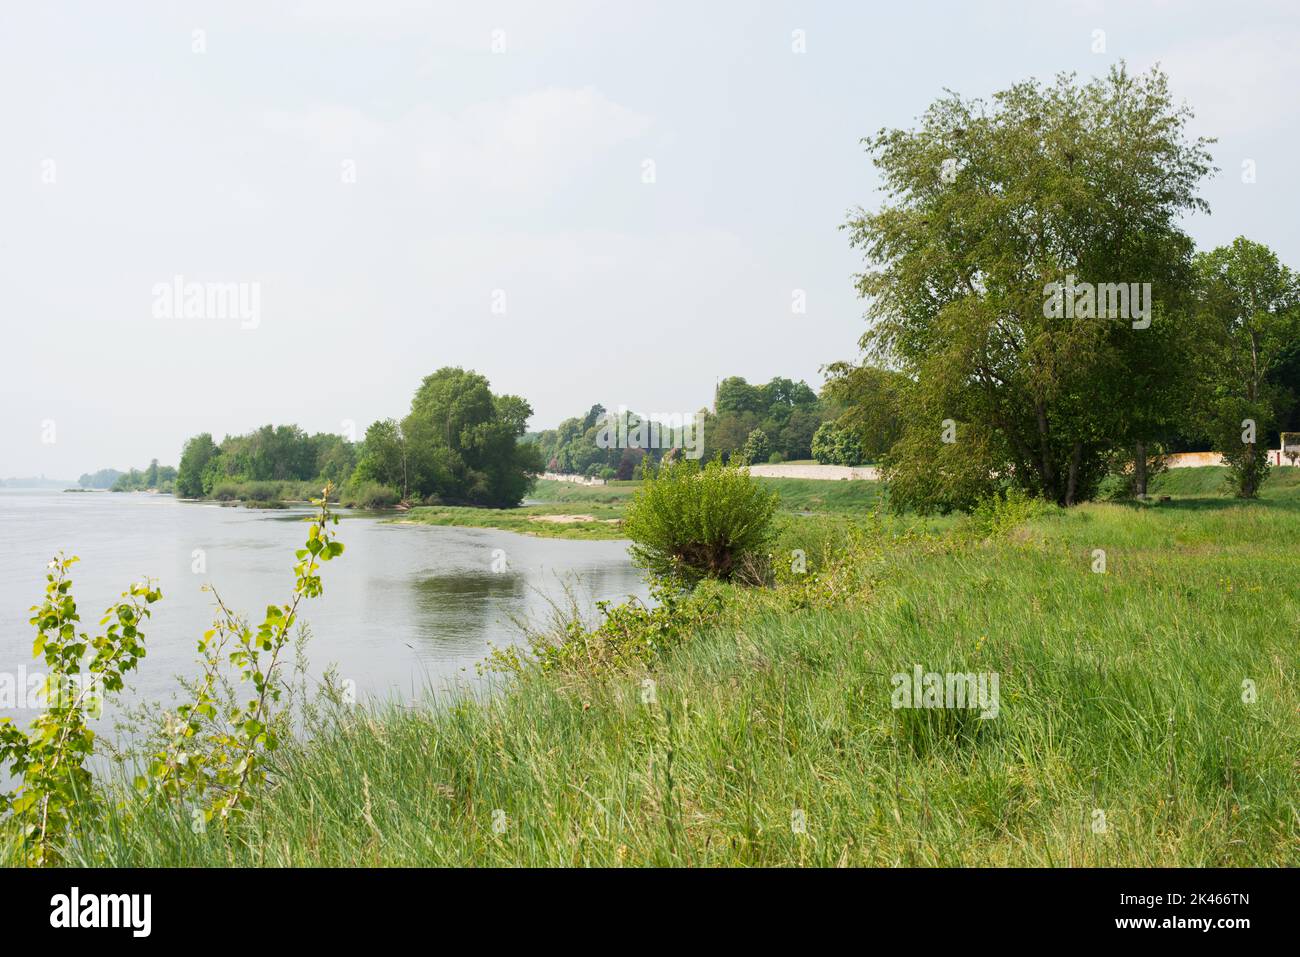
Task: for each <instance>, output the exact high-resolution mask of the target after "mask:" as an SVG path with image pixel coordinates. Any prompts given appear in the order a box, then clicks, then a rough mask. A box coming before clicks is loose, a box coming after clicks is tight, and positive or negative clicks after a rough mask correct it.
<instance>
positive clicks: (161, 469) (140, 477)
mask: <svg viewBox="0 0 1300 957" xmlns="http://www.w3.org/2000/svg"><path fill="white" fill-rule="evenodd" d="M175 481H176V469H174V468H172V467H171V466H170V465H164V466H159V465H158V460H157V459H154V460H153V461H151V462H150V463H149V467H148V468H147V469H145V470H144V471H141V470H140V469H130V470H128V471H126V472H123V473H119V474H118V477H117V479H116V480H115V481H114V482H113V487H112V490H113V491H114V492H148V491H158V492H171V491H172V490H173V487H174V485H175Z"/></svg>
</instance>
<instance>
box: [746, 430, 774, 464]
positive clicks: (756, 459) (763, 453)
mask: <svg viewBox="0 0 1300 957" xmlns="http://www.w3.org/2000/svg"><path fill="white" fill-rule="evenodd" d="M771 453H772V447H771V445H770V444H769V443H768V441H767V433H766V432H764V431H763V430H762V429H755V430H754V431H753V432H750V433H749V437H748V438H747V439H745V447H744V449H743V450H742V451H741V453H740V454H741V455H742V456H744V459H745V462H746V464H748V465H758V464H759V463H761V462H766V461H767V457H768V456H769V455H770V454H771Z"/></svg>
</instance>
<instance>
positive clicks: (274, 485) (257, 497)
mask: <svg viewBox="0 0 1300 957" xmlns="http://www.w3.org/2000/svg"><path fill="white" fill-rule="evenodd" d="M240 492H241V494H240V496H239V497H240V498H242V499H244V500H245V501H252V502H277V501H279V500H280V483H279V482H245V483H244V485H243V487H242V489H241V490H240Z"/></svg>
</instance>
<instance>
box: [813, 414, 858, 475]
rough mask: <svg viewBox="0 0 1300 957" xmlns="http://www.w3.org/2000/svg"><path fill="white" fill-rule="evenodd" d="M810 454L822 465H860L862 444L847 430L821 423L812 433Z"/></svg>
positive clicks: (831, 424) (829, 423)
mask: <svg viewBox="0 0 1300 957" xmlns="http://www.w3.org/2000/svg"><path fill="white" fill-rule="evenodd" d="M812 454H813V458H815V459H816V460H817V461H818V462H820V463H821V464H822V465H860V464H861V463H862V443H861V442H859V441H858V437H857V436H856V435H854V434H853V433H852V432H850V431H849V430H848V429H841V428H840V427H839V426H838V425H836V424H835V423H834V422H823V423H822V424H821V425H819V426H818V427H817V431H816V432H815V433H813V440H812Z"/></svg>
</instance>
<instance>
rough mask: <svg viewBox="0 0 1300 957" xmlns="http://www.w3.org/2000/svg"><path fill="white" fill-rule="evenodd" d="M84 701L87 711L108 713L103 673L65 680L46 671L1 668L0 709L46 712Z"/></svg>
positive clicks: (98, 714)
mask: <svg viewBox="0 0 1300 957" xmlns="http://www.w3.org/2000/svg"><path fill="white" fill-rule="evenodd" d="M78 702H80V704H81V705H82V707H84V708H85V709H86V713H87V714H89V715H90V716H91V717H92V718H98V717H100V716H101V715H102V714H103V713H104V684H103V679H102V678H100V677H99V675H91V674H86V675H65V676H64V678H63V680H62V682H60V681H58V680H57V679H53V678H51V677H50V676H49V675H47V674H45V673H44V672H42V671H32V672H28V670H27V669H26V668H24V667H23V666H22V665H19V666H18V670H17V671H0V708H4V709H12V710H19V711H44V710H46V709H47V708H56V707H61V706H64V705H72V704H76V703H78Z"/></svg>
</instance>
